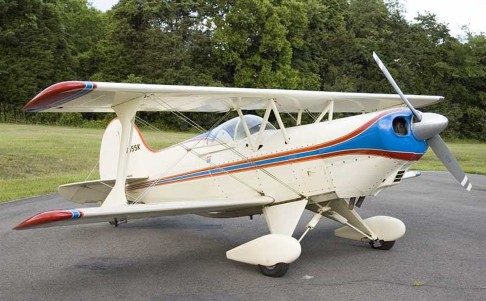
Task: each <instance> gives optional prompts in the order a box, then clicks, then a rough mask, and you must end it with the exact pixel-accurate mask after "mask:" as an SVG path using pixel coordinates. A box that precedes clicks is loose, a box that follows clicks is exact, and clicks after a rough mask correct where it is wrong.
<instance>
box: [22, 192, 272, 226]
mask: <svg viewBox="0 0 486 301" xmlns="http://www.w3.org/2000/svg"><path fill="white" fill-rule="evenodd" d="M272 202H273V199H272V198H270V197H265V196H258V197H254V198H250V199H233V200H230V199H225V200H197V201H175V202H163V203H158V204H133V205H122V206H112V207H88V208H80V209H62V210H52V211H46V212H42V213H39V214H36V215H34V216H33V217H31V218H28V219H26V220H25V221H23V222H21V223H20V224H18V225H17V226H15V228H14V229H15V230H24V229H29V228H43V227H50V226H64V225H70V224H71V225H73V224H87V223H97V222H103V221H113V220H114V219H117V220H125V219H135V218H142V217H153V216H164V215H180V214H188V213H201V212H211V211H224V210H233V209H238V208H249V207H255V206H264V205H268V204H270V203H272Z"/></svg>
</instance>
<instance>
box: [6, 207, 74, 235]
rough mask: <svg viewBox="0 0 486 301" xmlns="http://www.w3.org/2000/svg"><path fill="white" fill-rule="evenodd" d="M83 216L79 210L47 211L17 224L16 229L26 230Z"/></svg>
mask: <svg viewBox="0 0 486 301" xmlns="http://www.w3.org/2000/svg"><path fill="white" fill-rule="evenodd" d="M82 216H83V212H81V211H79V210H53V211H46V212H42V213H39V214H36V215H34V216H32V217H31V218H28V219H26V220H25V221H23V222H21V223H20V224H18V225H17V226H15V227H14V230H24V229H28V228H32V227H35V226H39V225H43V224H47V223H53V222H59V221H62V220H67V219H78V218H80V217H82Z"/></svg>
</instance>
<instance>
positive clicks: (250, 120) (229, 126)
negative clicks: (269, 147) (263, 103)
mask: <svg viewBox="0 0 486 301" xmlns="http://www.w3.org/2000/svg"><path fill="white" fill-rule="evenodd" d="M243 118H245V121H246V124H247V125H248V129H249V130H250V134H254V133H258V131H260V127H261V125H262V122H263V118H261V117H260V116H256V115H245V116H244V117H243ZM265 130H275V127H274V126H273V125H272V124H271V123H268V122H267V124H266V126H265ZM204 135H205V136H206V137H207V139H208V141H209V142H212V141H214V140H216V139H217V140H218V141H222V142H229V141H232V140H238V139H242V138H245V137H246V133H245V129H244V126H243V123H242V122H241V120H240V118H239V117H235V118H233V119H231V120H228V121H226V122H225V123H223V124H220V125H219V126H217V127H216V128H214V129H213V130H211V131H210V132H209V133H205V134H204Z"/></svg>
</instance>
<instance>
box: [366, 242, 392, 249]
mask: <svg viewBox="0 0 486 301" xmlns="http://www.w3.org/2000/svg"><path fill="white" fill-rule="evenodd" d="M394 245H395V241H394V240H392V241H383V240H380V241H379V243H378V244H377V243H376V242H374V241H370V246H371V247H372V248H373V249H376V250H390V249H391V248H393V246H394Z"/></svg>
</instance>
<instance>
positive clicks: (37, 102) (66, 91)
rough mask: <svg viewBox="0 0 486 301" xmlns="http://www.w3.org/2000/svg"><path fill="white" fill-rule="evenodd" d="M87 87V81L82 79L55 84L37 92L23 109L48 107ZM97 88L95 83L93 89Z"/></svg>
mask: <svg viewBox="0 0 486 301" xmlns="http://www.w3.org/2000/svg"><path fill="white" fill-rule="evenodd" d="M85 88H86V82H80V81H67V82H62V83H57V84H54V85H52V86H50V87H48V88H47V89H45V90H43V91H42V92H40V93H39V94H37V95H36V96H35V97H34V98H33V99H32V100H31V101H29V102H28V103H27V104H26V105H25V106H24V108H23V110H24V111H34V110H39V109H43V108H45V109H47V108H49V107H50V106H51V105H52V104H54V103H56V102H57V101H59V100H62V99H64V98H67V97H70V96H72V95H74V94H76V93H78V92H79V91H81V90H83V89H85ZM95 88H96V84H95V83H93V89H95Z"/></svg>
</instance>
